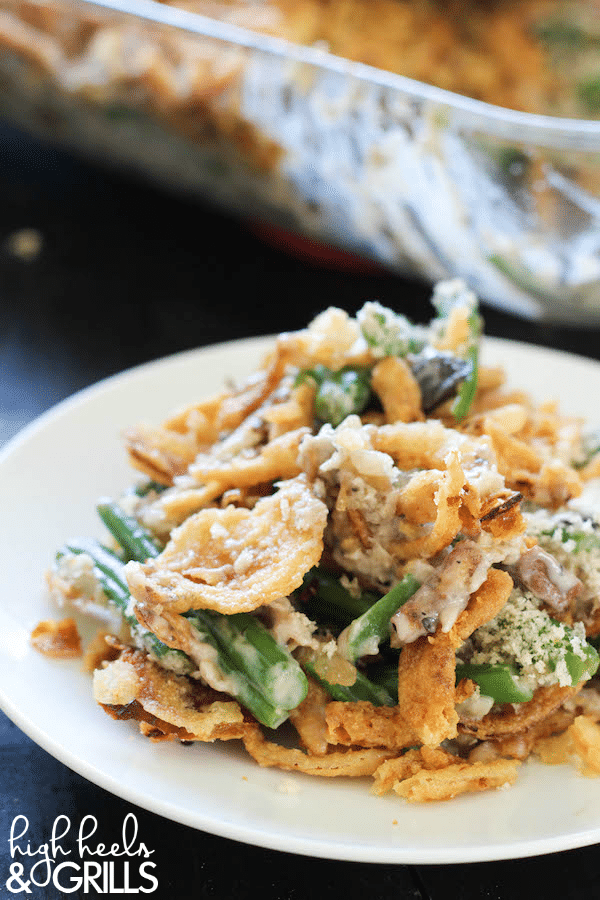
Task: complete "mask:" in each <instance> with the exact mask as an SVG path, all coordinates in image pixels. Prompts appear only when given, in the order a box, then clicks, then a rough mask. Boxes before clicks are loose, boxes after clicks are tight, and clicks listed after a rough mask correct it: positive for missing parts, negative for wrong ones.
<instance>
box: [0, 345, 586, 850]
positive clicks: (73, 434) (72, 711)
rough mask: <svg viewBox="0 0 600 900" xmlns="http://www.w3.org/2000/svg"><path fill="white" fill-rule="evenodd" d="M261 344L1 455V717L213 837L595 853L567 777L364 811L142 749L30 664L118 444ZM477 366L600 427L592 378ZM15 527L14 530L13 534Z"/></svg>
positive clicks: (329, 787)
mask: <svg viewBox="0 0 600 900" xmlns="http://www.w3.org/2000/svg"><path fill="white" fill-rule="evenodd" d="M267 345H268V339H264V338H261V339H254V340H250V341H242V342H236V343H232V344H224V345H220V346H217V347H211V348H208V349H204V350H198V351H193V352H189V353H184V354H180V355H177V356H173V357H169V358H167V359H164V360H159V361H158V362H155V363H151V364H149V365H144V366H141V367H139V368H136V369H133V370H131V371H128V372H125V373H124V374H122V375H118V376H116V377H113V378H110V379H108V380H106V381H103V382H101V383H100V384H98V385H96V386H94V387H92V388H89V389H87V390H85V391H83V392H81V393H79V394H77V395H75V396H74V397H72V398H71V399H69V400H67V401H65V402H63V403H61V404H60V405H59V406H57V407H55V408H54V409H53V410H51V411H50V412H48V413H46V414H45V415H43V416H42V417H41V418H40V419H38V420H37V421H36V422H34V423H33V424H32V425H30V426H28V427H26V428H25V429H24V430H23V431H22V432H21V433H20V434H19V435H17V437H16V438H14V439H13V440H12V441H11V442H10V443H9V444H8V445H7V446H6V448H5V449H4V451H3V452H2V454H0V497H2V503H3V513H2V518H3V522H4V528H3V536H2V540H1V541H0V685H1V688H0V702H1V705H2V708H3V709H4V710H5V712H6V713H7V714H8V715H9V716H10V717H11V719H13V721H14V722H16V724H17V725H19V727H20V728H22V729H23V730H24V731H25V732H26V733H27V734H28V735H29V736H30V737H31V738H33V740H34V741H36V742H37V743H38V744H39V745H40V746H42V747H43V748H45V749H46V750H47V751H49V752H50V753H51V754H52V755H54V756H55V757H57V758H58V759H60V760H61V761H62V762H64V763H65V764H66V765H68V766H70V767H71V768H72V769H74V770H75V771H76V772H79V773H80V774H81V775H83V776H84V777H86V778H88V779H89V780H90V781H93V782H95V783H96V784H98V785H101V786H102V787H103V788H106V789H107V790H109V791H112V792H113V793H114V794H117V795H118V796H120V797H123V798H125V799H127V800H129V801H131V802H132V803H134V804H137V805H139V806H141V807H144V808H146V809H149V810H152V811H153V812H156V813H159V814H160V815H163V816H166V817H167V818H169V819H173V820H175V821H177V822H182V823H185V824H187V825H191V826H193V827H194V828H199V829H202V830H204V831H208V832H211V833H214V834H218V835H222V836H224V837H228V838H233V839H236V840H240V841H244V842H247V843H250V844H255V845H259V846H263V847H270V848H274V849H278V850H285V851H291V852H294V853H300V854H307V855H310V856H315V857H326V858H331V859H344V860H346V859H347V860H356V861H365V862H385V863H455V862H467V861H483V860H493V859H508V858H515V857H523V856H531V855H536V854H541V853H548V852H552V851H557V850H564V849H569V848H572V847H579V846H584V845H588V844H592V843H596V842H598V841H600V778H598V779H597V780H593V779H588V778H584V777H582V776H580V775H578V774H577V773H576V772H575V771H574V770H573V769H572V768H570V767H568V766H558V767H544V766H541V765H539V764H536V763H534V762H528V763H527V764H526V765H524V766H523V768H522V772H521V774H520V776H519V779H518V782H517V784H516V785H515V786H514V787H513V788H511V789H509V790H506V791H496V792H489V793H483V794H477V795H470V796H464V797H460V798H457V799H456V800H453V801H451V802H449V803H445V804H430V805H425V806H414V805H408V804H406V803H405V802H404V801H402V800H400V799H398V798H397V797H396V796H395V795H393V796H386V797H383V798H382V797H374V796H372V795H371V794H370V793H369V787H370V784H371V779H359V780H353V779H345V780H339V781H338V780H329V779H318V778H311V777H309V776H304V775H300V774H295V773H294V774H287V773H283V772H279V771H277V770H274V769H261V768H259V767H258V766H257V765H255V764H254V763H253V761H252V760H250V759H249V758H248V757H247V756H245V755H244V753H243V751H242V750H240V749H239V748H238V747H236V746H234V744H233V743H232V742H230V743H225V744H220V745H219V744H213V745H210V744H207V745H201V744H198V745H193V746H179V745H175V744H161V745H156V744H152V743H150V742H149V741H147V740H145V739H144V738H142V737H141V736H139V734H137V733H136V731H135V728H134V726H133V725H131V724H130V723H129V724H128V723H117V722H115V721H113V720H111V719H109V718H108V717H107V716H106V715H105V714H104V713H103V712H102V710H101V709H100V708H99V707H98V706H96V705H95V703H94V702H93V700H92V697H91V691H90V680H89V676H87V675H85V674H83V673H82V672H81V671H80V666H79V664H78V663H64V662H55V661H49V660H47V659H45V658H44V657H42V656H40V655H38V654H37V653H36V652H35V651H33V650H32V649H30V646H29V643H28V636H29V632H30V630H31V628H32V626H33V625H35V623H36V622H37V621H39V620H40V619H42V618H45V617H48V616H52V615H54V616H56V612H55V611H54V610H52V609H51V608H50V607H49V605H48V601H47V599H46V597H45V593H44V586H43V576H44V571H45V570H46V568H47V567H48V565H49V564H50V562H51V560H52V558H53V555H54V551H55V549H56V548H57V547H58V546H60V545H61V544H62V543H63V542H64V541H65V540H66V539H68V538H70V537H76V536H82V535H94V534H101V530H100V529H99V527H98V521H97V519H96V514H95V511H94V505H95V502H96V500H97V498H98V497H100V496H102V495H107V494H108V495H113V496H116V495H117V494H118V493H119V492H120V491H121V490H122V489H123V488H124V487H125V486H127V485H128V484H129V483H130V481H131V480H132V476H131V471H130V470H129V468H128V466H127V463H126V460H125V454H124V453H123V450H122V445H121V441H120V433H121V431H122V429H123V428H124V427H125V426H127V425H129V424H132V423H136V422H140V421H147V422H158V421H160V420H161V418H162V417H164V416H165V415H166V414H167V413H168V412H170V411H171V410H172V409H173V407H176V406H180V405H184V404H187V403H189V402H192V401H193V400H195V399H198V398H201V397H203V396H204V395H207V394H209V393H211V392H213V391H216V390H218V389H219V388H220V387H221V386H222V384H223V381H224V379H225V378H226V377H228V376H233V377H234V378H235V377H239V376H242V375H244V374H246V373H248V372H250V371H251V369H252V368H253V367H254V365H255V364H256V362H257V361H258V359H259V358H260V356H261V354H262V352H263V351H264V349H265V347H266V346H267ZM485 361H486V362H488V363H494V364H495V363H502V364H504V366H505V367H506V369H507V371H508V372H509V373H510V376H511V378H510V380H511V383H513V384H514V385H515V386H525V387H527V388H528V389H529V390H530V391H531V393H532V394H533V395H534V396H535V397H536V398H537V399H549V398H554V399H557V400H559V401H560V404H561V408H562V409H563V411H564V412H570V413H574V414H576V415H586V414H589V416H590V421H591V422H592V424H593V425H594V426H595V427H598V426H600V412H598V409H597V406H596V404H597V398H598V397H600V364H598V363H595V362H592V361H589V360H585V359H582V358H578V357H575V356H569V355H567V354H563V353H556V352H553V351H548V350H543V349H539V348H535V347H531V346H526V345H520V344H514V343H509V342H506V341H499V340H492V339H489V340H488V341H487V342H486V345H485ZM7 526H9V527H7Z"/></svg>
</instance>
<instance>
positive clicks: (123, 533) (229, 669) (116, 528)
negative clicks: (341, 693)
mask: <svg viewBox="0 0 600 900" xmlns="http://www.w3.org/2000/svg"><path fill="white" fill-rule="evenodd" d="M98 511H99V512H100V515H101V516H102V519H103V521H104V522H105V524H106V525H107V527H108V528H109V530H110V531H111V533H112V534H113V535H114V537H115V538H116V539H117V540H118V541H119V543H120V544H121V546H122V547H123V548H124V549H125V551H126V552H127V553H128V554H129V555H130V556H132V557H133V558H134V559H137V560H138V561H139V562H143V561H144V560H145V559H147V558H148V557H152V556H157V555H158V553H159V552H160V548H159V547H158V544H157V542H156V541H154V539H153V538H152V535H151V534H150V533H149V532H148V531H147V530H146V529H144V528H143V527H142V526H141V525H140V524H139V523H138V522H137V521H136V520H135V519H133V518H132V517H130V516H126V515H124V514H123V512H122V510H120V509H119V507H118V506H116V504H113V503H108V502H106V503H102V504H100V505H99V507H98ZM185 618H187V620H188V621H189V622H190V624H191V625H192V626H193V627H194V628H195V629H196V631H197V632H198V634H199V635H200V636H201V639H202V640H203V641H204V642H205V643H207V644H209V645H210V646H211V647H212V648H213V649H214V650H215V651H216V656H217V659H216V663H217V666H218V668H219V670H220V672H221V673H222V674H223V675H224V676H225V678H226V680H227V682H228V686H229V688H230V692H231V694H232V696H234V697H236V698H237V699H238V700H239V701H240V703H242V704H243V705H244V706H245V707H246V708H247V709H249V710H250V712H251V713H252V714H253V715H254V716H255V717H256V718H257V719H258V721H259V722H261V723H262V724H263V725H267V726H268V727H270V728H277V727H278V725H280V724H281V723H282V722H284V721H285V720H286V719H287V717H288V715H289V711H290V709H294V708H295V707H296V706H298V704H299V703H301V702H302V700H303V699H304V697H305V696H306V693H307V691H308V682H307V680H306V676H305V674H304V672H303V671H302V669H301V668H300V666H299V664H298V663H297V662H296V660H295V659H294V658H293V657H292V655H291V654H290V653H289V651H288V650H287V648H285V647H282V646H280V645H279V644H278V643H277V642H276V641H275V639H274V637H273V635H272V634H270V632H269V631H268V630H267V629H266V628H264V626H262V625H261V624H260V622H259V621H258V619H257V618H256V617H255V616H252V615H250V614H248V613H236V614H234V615H230V616H226V615H222V614H220V613H215V612H212V611H210V610H194V611H192V612H190V613H186V614H185Z"/></svg>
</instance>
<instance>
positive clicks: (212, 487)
mask: <svg viewBox="0 0 600 900" xmlns="http://www.w3.org/2000/svg"><path fill="white" fill-rule="evenodd" d="M308 430H309V429H308V428H306V427H302V428H297V429H295V430H294V431H290V432H284V433H282V434H280V435H279V436H278V437H276V438H274V439H273V440H271V441H269V442H268V443H267V444H264V445H259V446H258V447H257V448H253V449H252V450H250V449H247V450H245V451H244V453H237V454H235V455H233V457H231V458H229V457H226V458H221V454H217V453H216V452H215V453H200V454H198V456H197V457H196V458H195V460H194V462H193V464H192V465H191V466H190V467H189V470H188V475H186V476H185V477H184V478H178V479H177V481H176V483H175V485H174V486H172V487H170V488H169V489H168V490H166V491H164V492H163V493H162V494H159V495H158V497H157V498H156V499H155V500H154V501H153V502H152V503H151V504H149V505H148V506H147V507H146V508H145V509H144V510H143V513H142V515H143V519H144V522H145V524H147V526H148V527H150V528H152V529H153V530H154V531H156V532H158V533H161V534H168V533H169V532H170V531H171V530H172V529H173V528H176V527H177V526H178V525H180V524H181V523H182V522H183V521H184V520H185V519H187V517H188V516H190V515H192V514H193V513H195V512H197V511H198V510H199V509H203V508H204V507H206V506H208V505H209V504H211V503H213V501H215V500H217V499H218V498H219V497H222V496H223V495H224V494H226V493H227V491H231V490H234V489H235V490H246V489H250V488H256V487H257V486H260V485H263V484H269V483H270V482H274V481H281V480H284V479H287V478H293V477H294V476H296V475H298V474H299V472H300V466H299V465H298V461H297V460H298V447H299V445H300V441H301V440H302V438H303V437H304V435H305V434H306V433H307V432H308Z"/></svg>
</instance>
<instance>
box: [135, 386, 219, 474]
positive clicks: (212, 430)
mask: <svg viewBox="0 0 600 900" xmlns="http://www.w3.org/2000/svg"><path fill="white" fill-rule="evenodd" d="M224 398H225V394H218V395H216V396H214V397H211V398H210V399H208V400H205V401H204V402H202V403H198V404H196V405H194V406H190V407H187V408H186V409H184V410H181V411H180V412H179V413H177V414H175V415H173V416H172V417H171V418H170V419H168V420H167V421H166V422H163V424H162V425H157V426H150V425H143V424H140V425H136V426H133V427H131V428H128V429H127V430H126V431H125V433H124V438H125V446H126V448H127V451H128V453H129V460H130V462H131V464H132V465H133V466H134V468H136V469H138V470H139V471H141V472H143V473H144V474H145V475H147V476H148V477H149V478H151V479H152V480H153V481H157V482H159V483H160V484H166V485H168V484H172V483H173V479H174V478H175V477H176V476H177V475H180V474H181V473H182V472H185V470H186V469H187V467H188V465H189V464H190V463H191V462H192V460H193V459H194V458H195V457H196V455H197V454H198V453H199V452H200V451H201V450H202V449H205V450H207V449H208V448H209V447H210V446H211V445H212V444H213V443H214V441H216V440H217V437H218V435H219V431H218V427H217V423H216V418H217V414H218V411H219V408H220V406H221V404H222V403H223V401H224Z"/></svg>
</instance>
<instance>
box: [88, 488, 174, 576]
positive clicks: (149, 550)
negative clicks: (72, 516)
mask: <svg viewBox="0 0 600 900" xmlns="http://www.w3.org/2000/svg"><path fill="white" fill-rule="evenodd" d="M96 508H97V510H98V514H99V516H100V518H101V519H102V521H103V522H104V524H105V525H106V527H107V528H108V530H109V531H110V533H111V534H112V536H113V537H114V539H115V540H116V541H117V543H118V544H119V545H120V546H121V547H122V548H123V550H124V551H125V553H127V555H128V557H129V559H135V560H137V561H138V562H145V561H146V560H147V559H150V558H151V557H154V556H158V554H159V553H160V552H161V550H162V547H161V546H160V544H159V543H158V541H157V540H156V539H155V538H154V537H153V536H152V535H151V534H150V532H149V531H148V530H147V529H146V528H144V527H143V526H142V525H140V523H139V522H138V521H137V519H135V518H134V517H133V516H128V515H126V513H124V512H123V510H122V509H121V507H120V506H119V505H118V504H117V503H113V502H112V501H111V500H104V501H102V502H101V503H99V504H98V506H97V507H96Z"/></svg>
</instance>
